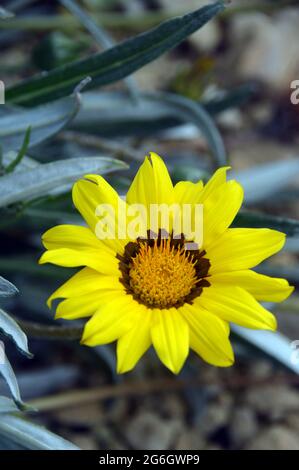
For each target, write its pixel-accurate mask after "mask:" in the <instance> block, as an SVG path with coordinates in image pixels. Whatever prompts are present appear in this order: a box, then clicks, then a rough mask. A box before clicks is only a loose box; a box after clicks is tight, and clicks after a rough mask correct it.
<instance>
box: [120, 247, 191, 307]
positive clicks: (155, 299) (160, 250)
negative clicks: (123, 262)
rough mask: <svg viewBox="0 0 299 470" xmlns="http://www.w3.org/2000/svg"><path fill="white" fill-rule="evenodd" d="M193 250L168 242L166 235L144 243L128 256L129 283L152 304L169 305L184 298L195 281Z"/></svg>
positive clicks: (144, 300) (138, 294) (143, 298)
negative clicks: (188, 250) (152, 242)
mask: <svg viewBox="0 0 299 470" xmlns="http://www.w3.org/2000/svg"><path fill="white" fill-rule="evenodd" d="M195 263H196V261H194V260H193V259H192V254H190V252H187V251H186V250H185V248H184V247H180V248H175V247H174V246H173V245H172V246H171V242H170V240H169V239H163V240H161V242H160V243H158V242H157V241H155V243H154V244H153V245H152V246H150V245H148V244H146V243H145V244H143V245H142V246H141V247H140V250H139V252H138V254H137V255H136V256H135V257H134V258H132V259H131V264H130V269H129V282H130V287H131V289H132V291H133V293H134V294H135V296H136V297H138V298H139V299H140V300H141V301H142V302H143V303H145V304H146V305H148V306H149V307H152V308H170V307H172V306H174V305H177V304H179V303H181V302H183V301H184V299H185V297H186V296H188V294H190V292H191V290H192V289H193V288H194V287H195V286H196V283H197V281H198V278H197V274H196V269H195Z"/></svg>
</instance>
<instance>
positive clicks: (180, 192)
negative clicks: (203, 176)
mask: <svg viewBox="0 0 299 470" xmlns="http://www.w3.org/2000/svg"><path fill="white" fill-rule="evenodd" d="M173 189H174V200H175V202H176V203H178V204H197V203H198V198H199V195H200V193H201V191H202V189H203V182H202V181H198V183H192V182H191V181H179V182H178V183H177V184H176V185H175V187H174V188H173Z"/></svg>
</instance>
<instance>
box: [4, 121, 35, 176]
mask: <svg viewBox="0 0 299 470" xmlns="http://www.w3.org/2000/svg"><path fill="white" fill-rule="evenodd" d="M30 135H31V127H28V129H27V131H26V134H25V137H24V141H23V144H22V147H21V148H20V150H19V152H18V153H17V155H16V158H15V159H14V160H13V161H12V162H10V164H9V165H7V167H6V168H5V173H12V172H13V171H14V170H15V169H16V168H17V166H18V165H19V164H20V163H21V161H22V160H23V158H24V157H25V154H26V152H27V150H28V147H29V143H30Z"/></svg>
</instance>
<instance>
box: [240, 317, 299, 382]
mask: <svg viewBox="0 0 299 470" xmlns="http://www.w3.org/2000/svg"><path fill="white" fill-rule="evenodd" d="M231 330H232V332H233V333H234V334H235V335H237V336H238V337H239V338H241V339H242V340H244V341H246V342H247V343H249V344H250V345H251V346H254V347H255V348H257V349H259V350H261V351H262V352H263V353H265V354H267V355H268V356H270V357H272V358H273V359H275V360H276V361H278V362H279V363H280V364H282V365H283V366H285V367H287V368H288V369H290V370H291V371H293V372H296V373H297V374H299V354H298V358H297V359H298V360H296V356H295V354H294V352H295V349H294V347H293V345H292V341H291V340H290V339H289V338H287V337H286V336H284V335H282V334H281V333H278V332H272V331H263V330H250V329H248V328H242V327H241V326H238V325H231Z"/></svg>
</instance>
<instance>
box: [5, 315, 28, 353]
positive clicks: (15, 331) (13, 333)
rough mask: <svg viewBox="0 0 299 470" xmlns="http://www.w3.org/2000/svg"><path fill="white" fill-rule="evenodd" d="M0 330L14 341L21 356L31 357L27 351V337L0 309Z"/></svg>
mask: <svg viewBox="0 0 299 470" xmlns="http://www.w3.org/2000/svg"><path fill="white" fill-rule="evenodd" d="M0 330H1V331H2V332H3V333H4V334H5V335H6V336H9V337H10V338H11V339H12V340H13V341H14V343H15V344H16V346H17V348H18V349H19V350H20V351H21V352H22V353H23V354H25V355H26V356H27V357H30V358H31V357H32V354H31V353H30V352H29V350H28V341H27V336H26V335H25V333H24V332H23V331H22V330H21V328H20V327H19V325H18V324H17V322H15V320H14V319H13V318H11V316H9V315H8V314H7V313H6V312H4V310H2V309H0Z"/></svg>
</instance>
